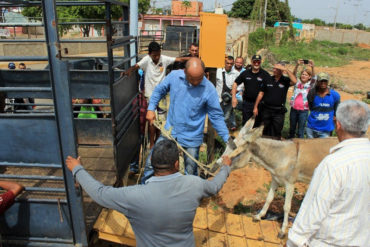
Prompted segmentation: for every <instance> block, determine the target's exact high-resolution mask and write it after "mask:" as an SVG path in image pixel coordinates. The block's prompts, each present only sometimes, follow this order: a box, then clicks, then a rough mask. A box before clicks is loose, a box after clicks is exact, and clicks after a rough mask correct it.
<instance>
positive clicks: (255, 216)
mask: <svg viewBox="0 0 370 247" xmlns="http://www.w3.org/2000/svg"><path fill="white" fill-rule="evenodd" d="M252 220H253V222H258V221H260V220H261V217H260V216H258V215H253V217H252Z"/></svg>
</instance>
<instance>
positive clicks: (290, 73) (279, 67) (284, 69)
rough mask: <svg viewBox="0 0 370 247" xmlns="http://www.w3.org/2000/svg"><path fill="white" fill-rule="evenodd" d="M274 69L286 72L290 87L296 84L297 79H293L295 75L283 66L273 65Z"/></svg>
mask: <svg viewBox="0 0 370 247" xmlns="http://www.w3.org/2000/svg"><path fill="white" fill-rule="evenodd" d="M274 68H275V69H279V70H281V71H283V72H286V73H287V74H288V77H289V79H290V85H291V86H293V85H295V84H296V83H297V77H295V75H294V74H293V73H292V72H290V70H288V68H287V67H285V66H284V65H281V64H275V66H274Z"/></svg>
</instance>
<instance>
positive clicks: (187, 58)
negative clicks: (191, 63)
mask: <svg viewBox="0 0 370 247" xmlns="http://www.w3.org/2000/svg"><path fill="white" fill-rule="evenodd" d="M190 58H191V57H177V58H176V59H175V62H180V63H183V62H186V61H188V60H189V59H190Z"/></svg>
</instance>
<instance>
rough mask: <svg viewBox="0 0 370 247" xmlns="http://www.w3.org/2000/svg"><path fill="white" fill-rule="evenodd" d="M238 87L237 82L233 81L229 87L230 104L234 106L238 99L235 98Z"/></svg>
mask: <svg viewBox="0 0 370 247" xmlns="http://www.w3.org/2000/svg"><path fill="white" fill-rule="evenodd" d="M237 87H238V84H236V82H234V84H233V88H232V89H231V95H232V102H231V103H232V106H233V108H235V107H236V106H237V105H238V100H237V99H236V89H237Z"/></svg>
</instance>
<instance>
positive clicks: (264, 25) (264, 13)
mask: <svg viewBox="0 0 370 247" xmlns="http://www.w3.org/2000/svg"><path fill="white" fill-rule="evenodd" d="M266 12H267V0H265V10H264V11H263V24H262V28H263V29H265V28H266Z"/></svg>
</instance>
